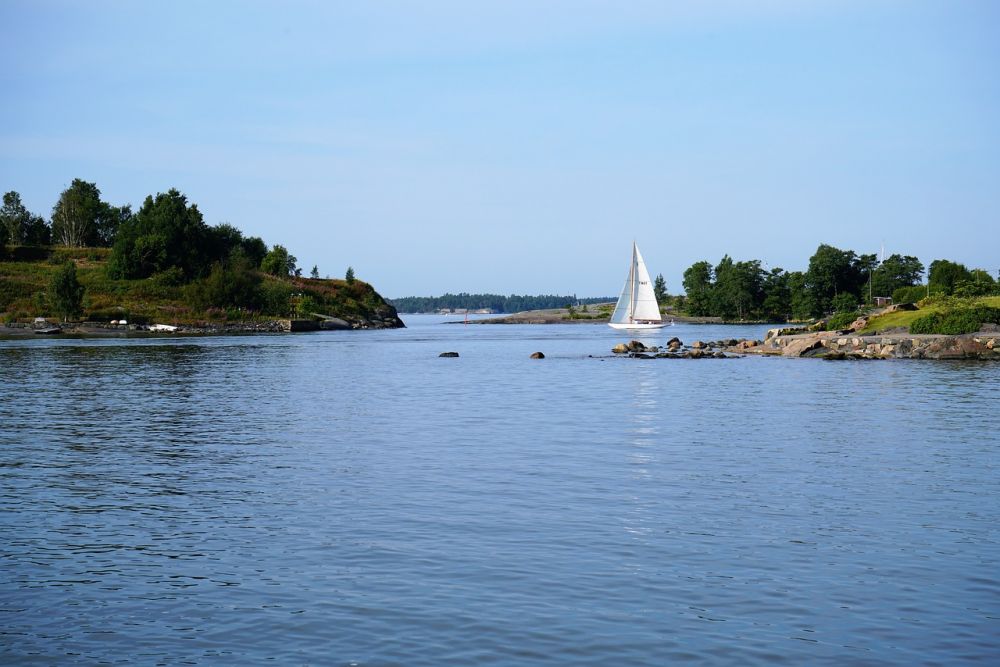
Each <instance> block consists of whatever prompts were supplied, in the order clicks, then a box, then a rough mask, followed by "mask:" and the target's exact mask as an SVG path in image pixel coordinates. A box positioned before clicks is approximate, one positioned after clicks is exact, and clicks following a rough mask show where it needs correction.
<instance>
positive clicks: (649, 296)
mask: <svg viewBox="0 0 1000 667" xmlns="http://www.w3.org/2000/svg"><path fill="white" fill-rule="evenodd" d="M608 326H609V327H612V328H614V329H659V328H660V327H664V326H666V324H664V322H663V320H662V319H660V307H659V305H658V304H657V303H656V296H655V295H654V294H653V283H652V282H650V280H649V272H648V271H646V262H644V261H643V260H642V255H641V254H640V253H639V246H637V245H636V244H635V241H633V242H632V262H631V263H630V264H629V267H628V278H627V279H626V280H625V286H624V287H622V293H621V296H619V297H618V304H617V305H616V306H615V312H614V313H612V315H611V321H610V322H608Z"/></svg>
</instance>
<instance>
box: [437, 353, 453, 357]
mask: <svg viewBox="0 0 1000 667" xmlns="http://www.w3.org/2000/svg"><path fill="white" fill-rule="evenodd" d="M438 356H439V357H457V356H458V352H442V353H441V354H439V355H438Z"/></svg>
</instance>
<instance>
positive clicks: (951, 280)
mask: <svg viewBox="0 0 1000 667" xmlns="http://www.w3.org/2000/svg"><path fill="white" fill-rule="evenodd" d="M971 277H972V273H971V272H970V271H969V270H968V269H967V268H965V265H964V264H959V263H957V262H952V261H949V260H947V259H935V260H934V261H933V262H931V266H930V272H929V273H928V274H927V284H928V285H929V286H930V288H931V290H933V289H934V288H938V289H939V290H941V291H942V292H943V293H944V294H952V293H953V292H954V291H955V288H956V287H957V286H958V285H959V283H961V282H963V281H968V280H969V279H970V278H971Z"/></svg>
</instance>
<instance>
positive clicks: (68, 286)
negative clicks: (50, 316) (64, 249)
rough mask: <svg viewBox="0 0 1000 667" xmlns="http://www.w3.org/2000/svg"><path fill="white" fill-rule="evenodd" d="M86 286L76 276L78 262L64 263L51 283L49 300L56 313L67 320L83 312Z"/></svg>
mask: <svg viewBox="0 0 1000 667" xmlns="http://www.w3.org/2000/svg"><path fill="white" fill-rule="evenodd" d="M83 292H84V287H83V285H81V284H80V281H79V280H77V278H76V264H74V263H73V260H69V261H67V262H66V263H65V264H63V265H62V266H61V267H60V268H59V270H58V271H56V273H55V275H53V276H52V281H51V282H50V283H49V300H50V302H51V304H52V308H53V309H54V310H55V311H56V314H58V315H60V316H61V317H62V319H63V321H64V322H65V321H66V320H67V319H69V318H70V317H74V316H76V315H79V314H80V313H81V312H83Z"/></svg>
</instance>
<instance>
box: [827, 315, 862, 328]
mask: <svg viewBox="0 0 1000 667" xmlns="http://www.w3.org/2000/svg"><path fill="white" fill-rule="evenodd" d="M856 319H858V314H857V313H853V312H852V313H837V314H836V315H833V316H831V317H830V319H829V320H827V322H826V328H827V331H836V330H839V329H846V328H847V327H848V326H849V325H850V324H851V322H853V321H854V320H856Z"/></svg>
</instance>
